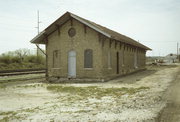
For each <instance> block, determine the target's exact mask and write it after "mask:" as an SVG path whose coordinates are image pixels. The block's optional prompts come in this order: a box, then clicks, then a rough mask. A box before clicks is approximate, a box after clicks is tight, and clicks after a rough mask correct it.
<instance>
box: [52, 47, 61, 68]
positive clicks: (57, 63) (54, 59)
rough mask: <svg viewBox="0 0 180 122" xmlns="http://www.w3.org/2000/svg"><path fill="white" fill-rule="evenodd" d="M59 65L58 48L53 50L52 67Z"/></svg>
mask: <svg viewBox="0 0 180 122" xmlns="http://www.w3.org/2000/svg"><path fill="white" fill-rule="evenodd" d="M59 66H60V52H59V50H54V51H53V68H59Z"/></svg>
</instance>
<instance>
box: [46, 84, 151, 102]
mask: <svg viewBox="0 0 180 122" xmlns="http://www.w3.org/2000/svg"><path fill="white" fill-rule="evenodd" d="M144 89H149V87H139V88H126V87H122V88H100V87H97V86H89V87H74V86H62V85H49V86H47V90H50V91H55V92H60V93H69V94H71V95H79V96H81V97H95V98H98V99H101V98H102V97H104V96H115V97H120V96H121V95H123V94H130V95H132V94H135V93H137V92H139V91H141V90H144ZM69 99H71V98H69ZM72 99H73V98H72Z"/></svg>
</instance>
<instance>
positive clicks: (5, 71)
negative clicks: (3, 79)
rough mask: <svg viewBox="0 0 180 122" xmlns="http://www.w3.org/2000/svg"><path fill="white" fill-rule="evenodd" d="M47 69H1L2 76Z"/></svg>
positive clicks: (35, 72) (41, 71) (32, 72)
mask: <svg viewBox="0 0 180 122" xmlns="http://www.w3.org/2000/svg"><path fill="white" fill-rule="evenodd" d="M45 72H46V69H20V70H1V71H0V76H12V75H25V74H40V73H45Z"/></svg>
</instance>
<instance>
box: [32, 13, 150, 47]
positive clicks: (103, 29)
mask: <svg viewBox="0 0 180 122" xmlns="http://www.w3.org/2000/svg"><path fill="white" fill-rule="evenodd" d="M67 16H68V18H67ZM65 17H66V18H67V19H70V18H71V17H72V18H74V19H76V20H78V21H80V22H81V23H83V24H86V26H90V28H92V27H93V29H95V30H96V31H98V30H99V31H100V33H102V34H104V33H105V34H108V35H110V36H109V38H111V39H115V40H117V41H120V42H124V43H127V44H130V45H134V46H137V47H140V48H143V49H146V50H151V49H150V48H148V47H146V46H145V45H143V44H141V43H139V42H137V41H135V40H134V39H131V38H129V37H127V36H125V35H122V34H120V33H118V32H116V31H113V30H111V29H108V28H106V27H103V26H101V25H99V24H96V23H94V22H92V21H89V20H86V19H84V18H82V17H79V16H77V15H75V14H72V13H70V12H66V13H65V14H64V15H63V16H61V17H60V18H59V19H57V20H56V21H55V22H54V23H52V24H51V25H50V26H48V27H47V28H46V29H45V30H44V31H43V34H42V36H43V35H44V34H46V31H48V29H49V28H51V27H52V26H56V25H57V24H58V22H59V21H61V20H64V18H65ZM54 29H57V28H54ZM103 32H104V33H103ZM105 36H106V35H105ZM39 37H41V36H39ZM41 39H42V38H41ZM36 41H38V36H37V37H35V38H34V39H32V40H31V42H32V43H36Z"/></svg>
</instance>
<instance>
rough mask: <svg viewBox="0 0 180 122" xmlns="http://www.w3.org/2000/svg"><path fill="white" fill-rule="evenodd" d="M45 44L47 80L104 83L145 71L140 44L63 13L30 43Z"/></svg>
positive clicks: (143, 55)
mask: <svg viewBox="0 0 180 122" xmlns="http://www.w3.org/2000/svg"><path fill="white" fill-rule="evenodd" d="M31 42H32V43H34V44H45V46H46V61H47V62H46V63H47V64H46V65H47V74H46V75H47V77H48V78H49V79H50V78H57V79H65V80H68V79H76V80H80V79H83V80H87V79H88V80H96V81H97V80H98V81H104V80H109V79H112V78H114V77H117V76H120V75H124V74H128V73H132V72H135V71H138V70H141V69H144V68H145V61H146V51H147V50H151V49H150V48H148V47H146V46H144V45H143V44H141V43H139V42H137V41H135V40H133V39H131V38H129V37H127V36H125V35H122V34H120V33H118V32H115V31H113V30H110V29H108V28H106V27H103V26H101V25H98V24H96V23H94V22H91V21H89V20H86V19H83V18H81V17H79V16H77V15H75V14H72V13H70V12H66V13H65V14H64V15H62V16H61V17H60V18H59V19H57V20H56V21H55V22H53V23H52V24H51V25H49V26H48V27H47V28H46V29H45V30H44V31H42V32H41V33H40V34H39V35H37V36H36V37H34V38H33V39H32V40H31Z"/></svg>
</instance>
